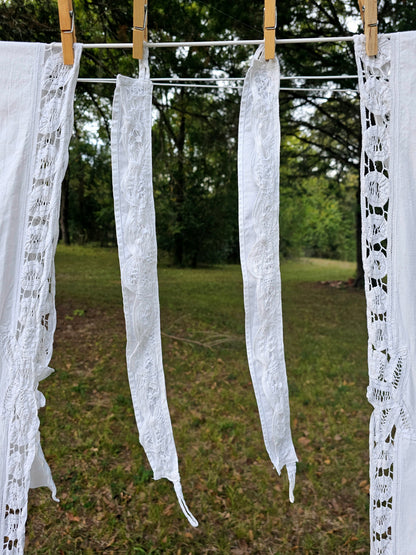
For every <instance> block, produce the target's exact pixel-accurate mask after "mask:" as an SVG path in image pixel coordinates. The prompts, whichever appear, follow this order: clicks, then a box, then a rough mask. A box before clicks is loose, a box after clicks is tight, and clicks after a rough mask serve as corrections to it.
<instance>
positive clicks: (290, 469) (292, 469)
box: [286, 463, 296, 503]
mask: <svg viewBox="0 0 416 555" xmlns="http://www.w3.org/2000/svg"><path fill="white" fill-rule="evenodd" d="M286 470H287V477H288V478H289V501H290V502H291V503H294V502H295V496H294V494H293V492H294V490H295V484H296V463H290V464H287V465H286Z"/></svg>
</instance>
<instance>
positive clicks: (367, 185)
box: [354, 32, 416, 555]
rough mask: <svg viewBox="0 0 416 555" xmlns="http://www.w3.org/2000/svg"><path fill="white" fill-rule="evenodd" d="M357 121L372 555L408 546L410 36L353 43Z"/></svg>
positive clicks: (412, 240) (413, 238)
mask: <svg viewBox="0 0 416 555" xmlns="http://www.w3.org/2000/svg"><path fill="white" fill-rule="evenodd" d="M354 44H355V53H356V61H357V67H358V75H359V88H360V100H361V122H362V139H363V146H362V158H361V211H362V228H363V232H362V248H363V262H364V270H365V287H366V299H367V321H368V336H369V339H368V368H369V387H368V394H367V396H368V399H369V401H370V403H371V404H372V405H373V407H374V411H373V414H372V417H371V422H370V540H371V553H372V554H373V555H408V554H415V553H416V542H415V538H414V532H415V522H416V504H415V499H416V411H415V409H416V373H415V372H416V367H415V361H416V289H415V286H414V279H415V278H414V276H415V275H416V227H415V219H416V187H415V183H416V163H415V160H416V102H415V90H416V33H415V32H410V33H396V34H392V35H384V36H383V35H382V36H380V35H379V46H378V48H379V52H378V55H377V56H376V57H371V58H370V57H368V56H367V55H366V54H365V41H364V37H362V36H357V37H355V40H354Z"/></svg>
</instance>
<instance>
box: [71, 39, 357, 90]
mask: <svg viewBox="0 0 416 555" xmlns="http://www.w3.org/2000/svg"><path fill="white" fill-rule="evenodd" d="M353 40H354V37H353V36H351V35H350V36H340V37H310V38H293V39H276V41H275V42H276V44H300V43H304V44H308V43H309V44H311V43H325V42H350V41H353ZM263 42H264V41H263V40H220V41H193V42H192V41H191V42H190V41H185V42H147V43H146V44H147V46H148V47H149V48H181V47H199V46H243V45H246V46H248V45H260V44H263ZM83 48H84V49H85V48H107V49H110V48H126V49H130V48H133V43H91V44H83ZM243 79H244V78H242V77H241V78H240V77H235V78H215V77H212V78H198V77H195V78H171V77H162V78H159V79H157V78H155V79H153V83H154V84H155V85H156V86H160V87H162V86H165V87H172V88H173V87H189V88H192V87H194V88H222V89H226V88H227V89H233V88H234V89H239V88H241V87H240V86H232V85H228V86H225V87H220V86H219V85H203V84H193V83H192V82H195V81H215V82H221V81H228V82H232V81H242V80H243ZM283 79H285V80H288V79H290V80H292V79H327V80H331V79H357V76H356V75H333V76H331V75H329V76H318V75H311V76H303V75H298V76H287V77H281V80H283ZM162 81H169V83H163V82H162ZM172 81H175V83H172ZM179 81H187V82H188V83H186V84H185V83H180V82H179ZM78 82H79V83H101V84H114V83H115V82H116V80H115V79H109V78H97V79H94V78H79V79H78ZM280 90H282V91H296V90H299V91H308V92H309V91H318V92H332V91H335V92H353V93H356V92H357V91H356V90H354V89H316V88H300V87H297V88H291V87H282V88H281V89H280Z"/></svg>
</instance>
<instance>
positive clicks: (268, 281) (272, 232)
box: [238, 46, 297, 502]
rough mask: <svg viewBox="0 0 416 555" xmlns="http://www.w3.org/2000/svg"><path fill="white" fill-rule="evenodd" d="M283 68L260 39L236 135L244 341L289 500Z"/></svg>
mask: <svg viewBox="0 0 416 555" xmlns="http://www.w3.org/2000/svg"><path fill="white" fill-rule="evenodd" d="M279 83H280V71H279V63H278V61H277V58H275V59H274V60H269V61H267V62H266V61H265V59H264V50H263V47H262V46H261V47H260V48H259V49H258V50H257V52H256V54H255V56H254V58H253V59H252V62H251V66H250V69H249V70H248V72H247V76H246V78H245V81H244V88H243V95H242V99H241V108H240V122H239V137H238V191H239V226H240V258H241V268H242V273H243V282H244V306H245V312H246V344H247V357H248V363H249V367H250V373H251V377H252V381H253V386H254V391H255V394H256V399H257V404H258V408H259V413H260V420H261V425H262V429H263V436H264V441H265V445H266V449H267V452H268V453H269V456H270V459H271V461H272V463H273V465H274V467H275V468H276V470H277V472H278V473H279V474H280V472H281V469H282V468H283V466H286V468H287V472H288V476H289V496H290V500H291V501H292V502H293V489H294V485H295V474H296V462H297V457H296V453H295V449H294V447H293V443H292V436H291V431H290V409H289V393H288V386H287V378H286V366H285V358H284V348H283V325H282V305H281V285H280V264H279V162H280V121H279Z"/></svg>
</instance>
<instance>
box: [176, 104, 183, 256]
mask: <svg viewBox="0 0 416 555" xmlns="http://www.w3.org/2000/svg"><path fill="white" fill-rule="evenodd" d="M175 144H176V148H177V149H178V154H177V156H178V169H177V172H176V175H175V179H174V196H175V199H176V223H177V232H176V235H175V244H174V253H173V259H174V264H175V265H177V266H183V264H184V231H183V204H184V200H185V160H184V156H185V152H184V150H185V114H181V123H180V127H179V134H178V136H177V138H176V141H175Z"/></svg>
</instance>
